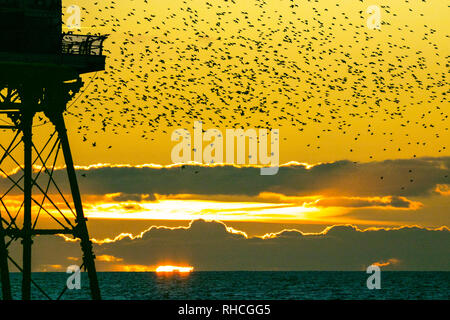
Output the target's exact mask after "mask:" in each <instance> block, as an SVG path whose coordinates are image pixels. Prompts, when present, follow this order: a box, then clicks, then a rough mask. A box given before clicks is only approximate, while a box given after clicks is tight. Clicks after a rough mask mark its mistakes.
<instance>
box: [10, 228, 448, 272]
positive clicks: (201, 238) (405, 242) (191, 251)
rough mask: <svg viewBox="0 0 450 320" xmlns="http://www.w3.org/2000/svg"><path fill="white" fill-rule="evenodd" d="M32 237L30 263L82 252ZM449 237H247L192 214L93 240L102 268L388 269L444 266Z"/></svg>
mask: <svg viewBox="0 0 450 320" xmlns="http://www.w3.org/2000/svg"><path fill="white" fill-rule="evenodd" d="M34 243H35V244H36V245H35V246H34V250H35V251H34V252H35V254H34V257H36V258H33V263H34V264H33V268H34V269H35V270H42V268H43V266H44V265H47V266H48V265H53V266H54V265H60V266H62V267H63V268H64V266H66V265H67V266H68V265H71V264H74V257H80V256H81V255H80V250H79V245H78V243H77V242H67V241H65V240H64V239H63V238H61V237H53V238H50V237H42V236H40V237H36V239H35V242H34ZM448 243H450V230H449V229H448V228H445V227H443V228H439V229H426V228H420V227H402V228H396V229H395V228H394V229H366V230H359V229H357V228H356V227H354V226H351V225H338V226H333V227H329V228H327V229H325V230H324V231H323V232H321V233H316V234H306V233H302V232H300V231H297V230H284V231H281V232H279V233H273V234H267V235H265V236H264V237H251V238H248V237H246V235H245V234H243V233H241V232H237V231H236V230H232V229H230V228H227V226H226V225H225V224H223V223H221V222H217V221H204V220H195V221H193V222H192V223H191V224H190V226H189V227H187V228H184V227H180V228H168V227H152V228H150V229H148V230H147V231H145V232H143V233H142V234H141V235H140V236H136V237H132V236H130V235H122V236H120V237H118V238H116V239H113V240H109V241H97V243H96V244H95V245H94V250H95V253H96V254H97V256H98V257H99V258H100V259H98V260H97V265H98V269H99V270H100V271H102V270H103V271H111V270H122V271H123V270H136V268H135V269H133V268H132V267H133V266H138V267H139V266H140V267H142V270H147V269H148V270H151V268H152V267H155V266H157V265H161V264H169V263H170V264H175V265H176V264H180V265H191V266H193V267H194V268H195V270H198V271H200V270H207V271H216V270H355V271H358V270H359V271H361V270H365V268H366V267H367V266H369V265H371V264H373V263H377V264H378V265H382V266H383V268H385V269H386V270H443V271H450V258H449V257H450V247H449V246H448V245H447V244H448ZM19 249H20V248H17V247H13V248H12V251H11V253H12V254H13V256H16V257H20V250H19ZM78 263H80V262H78ZM127 267H128V269H127ZM144 268H147V269H144ZM137 270H139V268H137Z"/></svg>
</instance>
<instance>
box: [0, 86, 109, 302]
mask: <svg viewBox="0 0 450 320" xmlns="http://www.w3.org/2000/svg"><path fill="white" fill-rule="evenodd" d="M81 86H82V82H81V80H80V79H79V78H78V79H77V80H76V81H71V82H61V81H52V82H49V83H48V84H45V85H37V84H34V83H24V84H20V85H16V86H14V87H12V86H11V85H8V86H5V87H3V88H0V113H1V114H3V115H6V116H7V119H8V121H5V120H3V121H4V123H5V122H8V123H7V124H2V125H0V129H7V130H12V132H13V138H12V139H11V141H10V142H9V143H8V144H7V145H1V144H0V148H1V150H0V152H2V156H1V158H0V175H2V176H3V177H4V179H7V180H8V181H9V183H10V185H9V186H8V187H7V188H6V190H4V191H3V190H2V193H1V196H0V270H1V282H2V293H3V298H4V299H7V300H9V299H12V293H11V285H10V279H9V268H8V267H9V264H12V265H14V266H15V267H16V268H17V269H18V270H20V271H21V272H22V274H23V276H22V299H25V300H28V299H30V298H31V285H35V286H36V287H37V289H38V290H39V291H40V292H41V293H42V294H43V295H45V296H46V297H47V298H49V299H51V297H50V296H49V295H48V294H47V293H46V292H45V291H44V290H43V289H42V288H41V287H40V286H39V285H38V284H37V283H36V282H35V281H33V279H32V277H31V275H32V273H31V248H32V243H33V240H32V237H33V236H36V235H40V236H45V235H46V236H51V235H58V234H65V235H72V236H73V237H74V238H77V239H79V240H80V245H81V249H82V252H83V257H82V260H83V264H82V266H83V267H84V268H85V270H86V271H87V272H88V276H89V281H90V288H91V296H92V298H93V299H100V298H101V296H100V290H99V286H98V280H97V274H96V269H95V263H94V258H95V256H94V254H93V251H92V243H91V241H90V239H89V234H88V230H87V225H86V218H85V217H84V213H83V207H82V203H81V196H80V191H79V188H78V183H77V177H76V174H75V168H74V164H73V159H72V154H71V151H70V146H69V141H68V137H67V130H66V126H65V123H64V117H63V112H64V110H65V107H66V104H67V102H68V101H70V99H72V97H73V96H74V95H75V94H76V93H77V92H78V91H79V89H80V88H81ZM39 112H44V114H45V116H46V117H47V118H48V119H49V120H50V121H51V122H52V123H53V125H54V131H53V132H52V134H51V135H50V137H49V138H48V139H47V140H46V141H45V143H44V144H43V146H41V147H39V146H37V145H36V144H35V142H34V141H33V139H32V130H33V118H34V116H35V115H36V114H37V113H39ZM19 146H22V147H23V149H22V148H20V147H19ZM17 154H20V156H23V161H20V159H19V158H18V156H17ZM61 155H62V156H61ZM58 159H61V160H63V161H64V163H65V165H66V171H67V178H68V181H69V184H70V193H71V199H68V198H67V196H66V195H65V194H64V193H63V191H62V188H61V187H60V186H58V184H57V183H56V181H55V176H54V173H55V168H56V164H57V162H58ZM7 160H8V161H10V163H12V165H14V166H15V167H16V169H17V170H16V171H13V172H7V170H5V169H3V165H4V163H5V162H6V161H7ZM51 189H53V190H55V192H53V193H52V192H50V190H51ZM13 195H15V196H16V197H17V195H20V196H21V195H23V198H22V203H21V205H20V206H19V208H18V210H15V211H12V209H11V206H8V198H9V197H12V196H13ZM39 196H40V198H39ZM56 198H58V199H59V201H58V200H56ZM61 199H62V201H61ZM16 209H17V208H16ZM43 216H47V217H48V218H49V219H51V220H53V221H54V223H56V224H57V225H58V227H57V228H54V229H39V228H38V221H39V219H40V218H41V217H43ZM20 221H21V222H22V225H20ZM17 240H21V244H22V246H23V258H22V264H20V263H19V262H17V261H15V260H14V259H13V258H12V257H11V256H10V255H9V253H8V248H9V247H10V245H11V244H12V243H13V242H14V241H17ZM65 290H66V287H64V289H63V290H62V291H61V294H60V295H59V296H58V297H57V299H60V298H61V297H62V295H63V294H64V292H65Z"/></svg>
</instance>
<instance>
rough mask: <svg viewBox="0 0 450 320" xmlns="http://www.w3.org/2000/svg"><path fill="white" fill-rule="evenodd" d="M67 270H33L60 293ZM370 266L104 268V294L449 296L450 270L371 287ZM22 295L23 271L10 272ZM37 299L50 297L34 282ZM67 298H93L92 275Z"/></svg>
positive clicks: (386, 279) (389, 275)
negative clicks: (174, 270)
mask: <svg viewBox="0 0 450 320" xmlns="http://www.w3.org/2000/svg"><path fill="white" fill-rule="evenodd" d="M68 276H69V275H68V274H66V273H34V274H33V279H34V281H35V282H36V283H37V284H38V285H40V286H41V287H42V288H43V289H45V291H46V292H47V293H48V294H49V295H50V296H51V297H52V299H55V298H56V297H58V295H59V293H60V292H61V290H62V289H63V288H64V286H65V283H66V279H67V277H68ZM368 276H369V275H368V274H366V273H365V272H193V273H191V274H189V275H187V276H180V275H172V276H161V275H157V274H155V273H153V272H117V273H116V272H100V273H99V274H98V277H99V281H100V286H101V290H102V296H103V299H121V300H141V299H169V300H172V299H175V300H176V299H189V300H190V299H225V300H227V299H239V300H241V299H242V300H245V299H276V300H284V299H295V300H304V299H308V300H311V299H312V300H315V299H345V300H352V299H445V300H448V299H449V298H450V296H449V295H450V272H382V274H381V289H380V290H368V289H367V287H366V280H367V277H368ZM11 282H12V286H13V293H14V297H15V298H20V283H21V274H19V273H15V274H12V275H11ZM32 294H33V299H46V298H45V296H44V295H42V294H41V293H40V292H39V291H38V290H37V289H36V288H33V292H32ZM63 299H71V300H79V299H89V289H88V278H87V275H86V274H85V273H83V274H82V288H81V289H80V290H67V291H66V293H65V294H64V296H63Z"/></svg>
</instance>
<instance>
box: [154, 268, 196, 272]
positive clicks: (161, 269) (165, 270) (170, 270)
mask: <svg viewBox="0 0 450 320" xmlns="http://www.w3.org/2000/svg"><path fill="white" fill-rule="evenodd" d="M192 271H194V267H178V266H159V267H158V268H156V272H158V273H160V272H168V273H173V272H179V273H189V272H192Z"/></svg>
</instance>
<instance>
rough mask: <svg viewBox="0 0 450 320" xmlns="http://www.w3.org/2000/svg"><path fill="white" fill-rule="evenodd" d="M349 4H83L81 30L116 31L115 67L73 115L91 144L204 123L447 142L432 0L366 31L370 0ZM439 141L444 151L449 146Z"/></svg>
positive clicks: (386, 9) (111, 60)
mask: <svg viewBox="0 0 450 320" xmlns="http://www.w3.org/2000/svg"><path fill="white" fill-rule="evenodd" d="M350 2H351V3H350ZM350 2H348V3H342V2H336V3H332V2H329V1H327V3H330V4H328V5H326V6H325V5H324V4H319V1H318V0H307V1H306V0H304V1H301V0H278V1H268V0H267V1H265V0H245V1H244V0H239V1H238V0H228V1H227V0H219V1H212V0H209V1H208V0H206V1H205V0H191V1H189V0H185V1H182V0H177V1H172V2H171V3H170V4H166V6H167V7H166V8H164V9H163V8H161V4H157V3H155V2H153V1H147V0H126V1H122V0H120V1H117V0H116V1H97V2H93V3H92V4H91V5H89V6H88V8H85V7H83V8H82V17H83V20H82V26H85V25H89V26H90V27H89V28H90V29H89V30H90V32H91V33H109V34H110V36H109V39H108V40H107V41H106V42H105V49H104V53H105V54H106V55H107V60H106V63H107V69H106V71H104V72H100V73H98V74H95V75H90V76H87V77H86V78H85V79H84V80H85V83H86V84H87V85H86V86H85V88H84V89H83V91H82V92H81V93H80V97H78V98H77V100H76V101H75V102H74V103H69V108H68V111H67V112H68V114H70V115H72V116H74V118H76V119H78V121H79V127H78V132H79V133H80V134H82V135H83V136H84V140H85V141H87V142H88V143H91V144H92V145H93V146H95V142H93V141H94V140H95V138H94V137H95V136H96V135H97V134H99V133H102V132H107V131H111V132H113V133H115V134H126V133H129V132H132V131H133V132H136V131H137V130H139V131H140V134H142V138H143V139H154V137H155V136H156V134H157V133H159V134H160V133H161V132H162V133H167V132H166V130H167V129H168V128H169V127H173V128H174V129H175V128H177V127H181V128H191V127H192V123H193V122H194V121H195V120H201V121H203V122H204V123H206V124H207V125H208V126H211V127H213V126H216V127H220V128H248V127H252V128H267V129H270V128H272V127H275V128H280V127H283V126H291V127H295V128H296V129H298V131H299V134H301V133H302V131H304V130H306V129H307V128H310V127H316V130H317V128H320V131H321V133H320V135H317V139H319V138H320V136H323V135H326V134H327V133H328V132H340V133H342V134H351V135H354V136H355V140H358V137H359V136H360V134H361V133H363V131H364V133H368V134H370V135H384V136H386V141H388V140H391V141H392V139H393V133H394V132H395V130H396V127H399V128H406V129H408V130H409V131H410V132H413V131H414V130H416V128H417V129H420V130H423V129H427V130H430V131H431V132H432V134H433V136H434V138H436V139H439V138H440V135H441V134H442V130H448V115H447V110H448V102H447V94H448V92H449V87H448V79H447V76H448V71H449V68H448V67H449V55H448V51H445V48H446V47H445V44H444V43H440V42H441V41H442V39H445V40H446V41H448V37H449V36H448V34H444V35H442V33H445V32H446V31H447V30H436V29H435V28H433V27H432V26H430V25H428V24H426V23H423V20H422V19H424V18H426V17H424V13H423V12H428V11H426V10H421V6H422V7H423V8H426V6H429V5H430V4H429V2H430V1H424V0H422V1H421V2H414V5H413V4H411V3H410V1H409V0H401V1H399V3H396V4H395V5H397V6H400V7H403V8H407V9H405V10H404V11H406V12H407V14H408V16H407V17H406V19H407V21H411V23H410V24H405V23H404V22H405V14H406V13H405V12H404V11H402V14H401V15H400V14H399V13H398V12H397V11H396V10H394V9H393V8H391V6H389V5H386V6H381V10H382V16H381V28H380V29H375V30H370V29H369V28H368V27H367V26H366V21H367V19H368V15H367V13H366V12H365V9H366V8H365V5H366V4H364V3H363V2H362V1H361V0H354V1H350ZM158 5H159V7H158ZM163 5H164V4H163ZM366 6H367V5H366ZM83 30H84V29H83ZM71 121H74V120H73V119H72V120H71ZM377 121H378V122H380V123H382V124H383V123H384V124H385V125H383V126H382V130H381V131H380V129H379V128H377V129H375V125H374V123H376V122H377ZM358 123H360V124H364V127H363V128H362V126H361V125H358ZM405 132H406V131H405ZM406 136H408V133H406ZM405 139H406V140H405V141H407V143H408V144H426V143H427V141H425V139H423V140H424V141H420V140H417V139H413V138H412V137H411V138H408V137H406V138H405ZM311 143H313V144H314V142H311ZM437 146H438V147H437V148H438V149H439V152H441V151H443V150H444V149H445V142H442V141H440V140H437ZM110 147H111V146H109V148H110ZM401 147H402V146H400V145H399V147H398V148H399V149H400V148H401Z"/></svg>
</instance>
